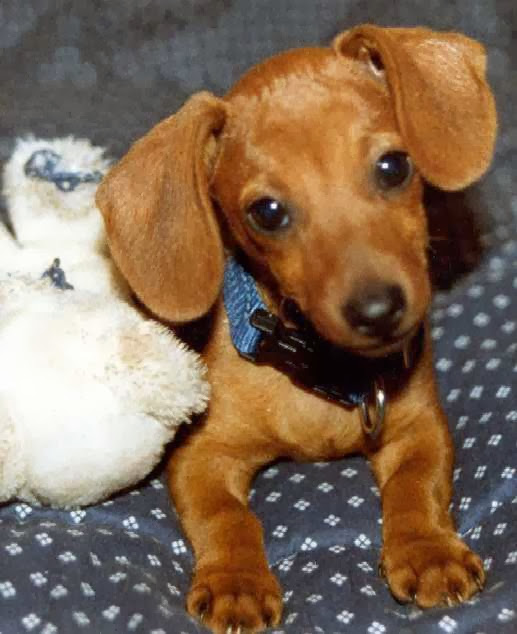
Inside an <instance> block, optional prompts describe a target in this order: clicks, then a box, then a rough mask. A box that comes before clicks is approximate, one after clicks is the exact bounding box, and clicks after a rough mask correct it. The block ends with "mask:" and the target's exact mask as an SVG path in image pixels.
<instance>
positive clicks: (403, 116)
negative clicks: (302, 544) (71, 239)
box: [97, 26, 496, 632]
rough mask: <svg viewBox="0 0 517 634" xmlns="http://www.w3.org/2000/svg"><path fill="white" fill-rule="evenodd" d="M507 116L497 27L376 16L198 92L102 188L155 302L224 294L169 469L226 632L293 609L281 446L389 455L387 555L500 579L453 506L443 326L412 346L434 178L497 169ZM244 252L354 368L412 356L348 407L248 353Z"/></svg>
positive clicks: (306, 451) (424, 284) (171, 310)
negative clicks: (477, 31) (426, 25)
mask: <svg viewBox="0 0 517 634" xmlns="http://www.w3.org/2000/svg"><path fill="white" fill-rule="evenodd" d="M495 132H496V114H495V107H494V101H493V97H492V94H491V92H490V89H489V87H488V85H487V83H486V81H485V54H484V50H483V48H482V46H481V45H480V44H478V43H476V42H475V41H473V40H471V39H469V38H467V37H464V36H462V35H459V34H456V33H437V32H432V31H429V30H427V29H422V28H415V29H383V28H378V27H375V26H361V27H358V28H354V29H352V30H350V31H346V32H345V33H343V34H341V35H339V36H338V37H337V38H336V39H335V40H334V42H333V46H332V47H331V48H305V49H300V50H294V51H289V52H286V53H284V54H281V55H278V56H275V57H273V58H271V59H269V60H267V61H265V62H264V63H262V64H259V65H258V66H256V67H255V68H253V69H252V70H251V71H249V72H248V73H247V74H246V75H245V76H244V77H243V78H242V79H241V80H240V81H238V82H237V84H236V85H235V86H234V87H233V89H232V90H231V91H230V92H229V93H228V94H227V95H226V96H225V97H224V98H222V99H220V98H217V97H215V96H213V95H211V94H208V93H205V92H203V93H199V94H196V95H194V96H193V97H191V98H190V99H189V100H188V101H187V103H186V104H185V105H184V106H183V107H182V108H181V109H180V110H179V111H178V112H177V113H176V114H175V115H174V116H171V117H169V118H168V119H166V120H165V121H162V122H161V123H159V124H158V125H157V126H156V127H155V128H154V129H153V130H151V131H150V132H149V133H148V134H147V135H146V136H145V137H144V138H143V139H141V140H139V141H138V142H137V143H136V144H135V145H134V146H133V147H132V148H131V150H130V151H129V153H128V154H127V155H126V156H125V157H124V158H123V159H122V161H121V162H120V163H119V164H118V165H116V166H115V167H114V168H113V169H112V170H111V172H110V173H109V174H108V175H107V177H106V179H105V180H104V182H103V183H102V185H101V186H100V188H99V192H98V197H97V202H98V205H99V207H100V209H101V210H102V213H103V215H104V217H105V221H106V227H107V232H108V236H109V242H110V247H111V251H112V254H113V257H114V258H115V260H116V262H117V263H118V265H119V267H120V269H121V270H122V272H123V273H124V275H125V276H126V278H127V279H128V281H129V282H130V284H131V285H132V287H133V289H134V291H135V293H136V294H137V295H138V296H139V298H140V299H141V300H142V302H143V303H144V304H145V305H147V306H148V307H149V308H150V310H151V311H152V312H153V313H154V314H155V315H157V316H158V317H159V318H161V319H164V320H167V321H169V322H174V323H178V324H179V323H185V322H187V321H189V320H194V319H196V318H199V317H200V316H202V315H205V314H207V313H208V312H209V311H212V314H213V327H212V330H211V336H210V339H209V342H208V344H207V346H206V349H205V358H206V361H207V364H208V367H209V373H210V378H211V384H212V388H213V394H212V400H211V404H210V408H209V412H208V415H207V416H206V418H205V420H204V421H203V422H201V423H200V424H199V425H198V426H197V427H196V429H195V430H194V432H193V433H192V434H191V435H190V437H189V438H188V439H187V440H186V441H185V443H184V444H182V445H180V447H179V448H178V449H177V450H176V451H175V452H174V455H173V456H172V460H171V462H170V489H171V493H172V496H173V499H174V502H175V504H176V508H177V510H178V513H179V514H180V517H181V521H182V524H183V527H184V530H185V532H186V534H187V535H188V537H189V539H190V541H191V542H192V545H193V547H194V550H195V555H196V558H197V564H196V569H195V576H194V580H193V584H192V589H191V591H190V594H189V597H188V609H189V611H190V613H191V614H193V615H196V616H199V617H200V618H203V619H204V622H205V624H207V625H208V626H209V627H210V628H211V629H212V630H213V631H214V632H227V631H232V630H233V631H239V630H250V631H258V630H261V629H262V628H264V627H267V626H268V625H276V624H278V623H279V621H280V618H281V612H282V595H281V591H280V586H279V584H278V582H277V580H276V578H275V577H274V575H273V574H272V573H271V572H270V569H269V566H268V562H267V559H266V555H265V551H264V542H263V536H262V529H261V525H260V522H259V520H258V519H257V518H256V517H255V515H253V513H251V512H250V511H249V510H248V490H249V487H250V483H251V481H252V478H253V476H254V474H255V473H256V472H257V470H258V469H260V468H261V467H263V466H264V465H265V464H267V463H268V462H270V461H272V460H275V459H277V458H280V457H290V458H294V459H296V460H326V459H331V458H338V457H341V456H344V455H345V454H348V453H351V452H362V453H363V454H364V455H366V456H367V457H368V458H369V460H370V462H371V465H372V468H373V471H374V473H375V476H376V478H377V481H378V484H379V488H380V490H381V493H382V506H383V543H384V545H383V551H382V559H381V561H382V568H383V571H384V574H385V575H386V579H387V582H388V584H389V586H390V588H391V590H392V592H393V594H394V595H395V597H396V598H397V599H399V600H400V601H416V603H417V604H418V605H419V606H422V607H428V606H434V605H437V604H440V603H442V602H444V601H445V602H448V603H450V602H454V603H456V602H458V603H459V602H462V601H465V600H466V599H468V598H469V597H470V596H471V595H472V594H473V593H475V592H476V591H477V589H478V588H481V586H482V585H483V582H484V572H483V566H482V562H481V560H480V559H479V557H478V556H476V555H475V554H473V553H472V552H471V551H470V550H469V549H468V548H467V546H466V545H465V544H464V543H463V542H462V541H461V539H460V538H459V537H458V536H457V534H456V532H455V530H454V526H453V522H452V519H451V517H450V515H449V512H448V507H449V502H450V499H451V473H452V461H453V448H452V443H451V439H450V436H449V431H448V429H447V422H446V419H445V417H444V414H443V412H442V408H441V406H440V403H439V400H438V395H437V390H436V386H435V381H434V378H433V367H432V366H433V364H432V357H431V348H430V342H429V337H428V335H427V334H426V335H425V336H424V337H420V352H419V353H417V354H416V358H415V360H414V361H413V362H412V364H410V367H409V369H408V370H407V371H404V370H403V366H402V365H401V364H400V363H399V362H400V356H401V354H402V353H401V351H403V350H407V349H408V347H409V346H410V344H411V345H413V342H414V341H415V340H417V339H418V338H419V335H418V334H416V333H418V332H419V331H420V332H421V331H422V329H421V328H420V326H421V324H422V323H424V322H425V319H426V312H427V310H428V307H429V302H430V284H429V279H428V265H427V257H426V256H427V246H428V233H427V226H426V218H425V214H424V209H423V206H422V201H421V196H422V181H423V179H425V180H427V181H429V182H430V183H432V184H433V185H435V186H437V187H439V188H441V189H444V190H457V189H461V188H464V187H465V186H467V185H469V184H470V183H472V182H473V181H474V180H476V179H478V178H479V177H480V176H481V175H482V174H483V173H484V172H485V170H486V169H487V166H488V164H489V162H490V160H491V156H492V152H493V145H494V137H495ZM230 250H232V252H233V253H240V254H244V256H245V260H244V262H245V268H246V269H247V270H248V271H250V272H251V273H252V274H253V277H254V279H255V280H256V284H257V288H258V289H259V293H260V295H261V296H262V298H263V300H264V303H265V305H266V306H267V308H268V310H269V311H270V312H271V313H272V314H273V315H277V316H278V315H282V311H281V307H282V305H281V302H282V299H283V298H290V299H292V300H294V301H295V302H296V304H297V306H298V307H299V310H300V312H301V314H302V315H303V319H304V320H305V321H306V322H307V323H309V324H310V325H311V328H313V331H314V332H316V333H317V334H318V336H319V337H320V338H321V341H325V342H326V345H328V348H329V350H330V349H332V350H335V349H340V350H346V351H347V355H348V356H347V358H348V359H349V363H348V365H349V367H347V368H342V367H341V368H340V367H339V366H338V365H336V366H335V368H334V370H335V372H336V374H337V375H343V374H344V373H345V372H348V373H349V374H350V373H352V374H354V372H355V371H356V368H359V367H360V368H361V372H363V371H364V368H365V367H368V364H370V363H371V364H372V366H371V367H372V368H373V367H378V364H379V358H380V357H382V358H385V360H387V361H388V364H387V366H388V368H389V364H390V363H391V361H390V360H393V364H394V367H395V368H399V369H398V370H396V371H395V373H393V372H392V373H391V375H392V376H391V377H381V376H376V377H373V378H372V390H373V391H372V393H371V394H372V395H373V394H374V393H375V395H376V397H377V408H376V407H375V401H374V399H373V396H372V397H371V398H370V399H369V401H368V400H367V401H365V400H363V401H362V405H361V406H358V407H354V406H343V405H342V404H339V403H337V402H334V401H332V400H328V399H326V398H324V397H322V396H321V395H320V394H316V393H314V392H313V391H311V390H310V389H306V388H304V387H300V386H298V385H297V384H295V383H294V382H293V381H292V380H291V378H290V377H289V376H288V374H286V373H284V372H281V371H279V369H277V368H275V367H272V366H271V365H269V364H261V363H259V364H256V363H253V362H251V361H249V360H246V359H245V358H243V357H242V356H241V355H239V353H238V352H237V350H236V349H235V347H234V345H233V343H232V340H231V337H230V328H229V320H228V315H227V313H226V310H225V306H224V303H223V301H222V299H221V286H222V280H223V272H224V267H225V255H227V254H228V253H229V252H230ZM225 251H226V252H225ZM417 347H418V346H417ZM329 363H330V362H329ZM385 365H386V364H385ZM388 374H389V372H388ZM393 374H396V375H397V376H393ZM382 378H384V380H385V387H384V389H381V388H379V387H378V386H379V383H377V382H376V381H377V380H379V381H380V380H381V379H382ZM374 379H375V381H374ZM150 380H152V377H150ZM374 385H376V386H377V387H376V388H375V389H374V387H373V386H374ZM382 397H384V398H385V399H386V403H385V404H384V403H383V402H382ZM368 403H369V404H368ZM384 405H386V416H385V420H384V424H383V427H382V429H379V428H378V426H379V424H380V419H381V418H382V415H381V414H382V412H381V410H382V408H383V407H384ZM372 421H373V425H374V426H377V429H375V430H374V431H375V433H371V432H372V429H371V428H368V423H372ZM368 432H370V433H368Z"/></svg>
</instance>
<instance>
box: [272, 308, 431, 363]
mask: <svg viewBox="0 0 517 634" xmlns="http://www.w3.org/2000/svg"><path fill="white" fill-rule="evenodd" d="M281 312H282V316H283V317H284V318H285V319H286V320H287V321H288V322H290V323H291V324H292V325H294V326H296V327H297V328H299V329H300V330H302V331H304V332H305V333H308V334H309V336H312V337H313V338H318V339H321V340H323V341H325V342H327V344H330V345H331V346H332V347H333V348H335V349H337V350H342V351H343V352H347V353H350V354H352V355H357V356H360V357H364V358H370V359H380V358H383V357H389V356H391V355H393V354H397V353H403V354H405V352H406V351H407V350H408V349H409V348H410V346H411V343H412V341H413V339H414V337H415V335H416V334H417V332H418V331H419V329H420V326H421V323H422V321H421V320H419V321H418V322H417V323H415V324H414V325H412V326H411V327H409V328H406V329H405V330H404V331H403V332H402V333H400V334H395V335H391V336H389V335H388V336H386V337H383V338H382V339H377V340H373V341H371V342H368V343H364V344H362V343H361V344H355V343H349V342H348V341H343V340H333V338H332V339H331V338H329V337H328V336H327V335H326V334H325V333H324V332H322V329H321V328H318V326H317V325H316V324H315V323H314V322H313V321H312V320H311V319H310V318H309V317H308V316H307V315H305V314H304V313H303V312H302V311H301V310H300V308H299V307H298V304H297V303H296V302H294V300H291V299H287V300H285V301H284V302H283V304H282V311H281Z"/></svg>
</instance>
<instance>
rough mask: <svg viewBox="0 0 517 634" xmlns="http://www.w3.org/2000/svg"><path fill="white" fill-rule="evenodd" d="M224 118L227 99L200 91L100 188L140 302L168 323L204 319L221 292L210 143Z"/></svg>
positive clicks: (114, 241)
mask: <svg viewBox="0 0 517 634" xmlns="http://www.w3.org/2000/svg"><path fill="white" fill-rule="evenodd" d="M225 119H226V106H225V104H224V102H223V101H221V100H220V99H218V98H216V97H214V96H213V95H211V94H210V93H207V92H201V93H197V94H196V95H194V96H192V97H191V98H190V99H189V100H188V101H187V102H186V103H185V105H184V106H183V107H182V108H181V109H180V110H179V111H178V112H177V113H176V114H175V115H173V116H171V117H169V118H167V119H165V120H164V121H162V122H161V123H159V124H158V125H157V126H155V127H154V128H153V129H152V130H151V131H150V132H149V133H148V134H146V136H144V137H143V138H142V139H140V140H139V141H137V142H136V143H135V144H134V145H133V146H132V148H131V149H130V150H129V152H128V153H127V154H126V156H124V158H123V159H122V160H121V161H120V162H119V163H118V164H117V165H115V167H114V168H113V169H111V170H110V171H109V172H108V174H107V175H106V177H105V178H104V180H103V182H102V183H101V185H100V186H99V189H98V190H97V197H96V202H97V206H98V207H99V209H100V210H101V212H102V214H103V216H104V220H105V224H106V231H107V234H108V242H109V245H110V249H111V253H112V256H113V258H114V260H115V261H116V263H117V264H118V266H119V268H120V269H121V271H122V273H123V275H124V276H125V277H126V279H127V280H128V282H129V284H130V285H131V287H132V288H133V290H134V291H135V293H136V294H137V295H138V297H139V298H140V299H141V300H142V302H143V303H144V304H145V305H146V306H147V307H148V308H150V310H151V311H152V312H153V313H155V314H156V315H157V316H158V317H161V318H163V319H166V320H168V321H172V322H185V321H190V320H192V319H196V318H197V317H200V316H201V315H203V314H205V313H206V312H208V310H209V309H210V307H211V306H212V304H213V303H214V302H215V300H216V298H217V295H218V293H219V291H220V287H221V282H222V276H223V268H224V254H223V247H222V242H221V237H220V234H219V228H218V225H217V221H216V218H215V215H214V211H213V207H212V202H211V200H210V195H209V191H208V183H209V171H210V166H209V162H210V161H209V158H210V157H209V152H208V149H209V147H210V143H209V141H210V139H211V138H213V137H214V135H216V134H217V133H218V132H219V131H220V130H221V129H222V127H223V125H224V122H225ZM212 149H213V148H212Z"/></svg>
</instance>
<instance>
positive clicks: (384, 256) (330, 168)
mask: <svg viewBox="0 0 517 634" xmlns="http://www.w3.org/2000/svg"><path fill="white" fill-rule="evenodd" d="M308 61H309V63H308ZM285 67H288V68H289V73H288V74H287V73H286V72H285V70H284V69H285ZM261 71H262V72H261V73H260V74H258V75H257V74H256V73H252V74H251V76H245V77H244V78H243V79H242V80H241V81H240V82H239V84H238V85H237V86H236V88H235V89H234V91H233V92H232V93H231V94H230V96H229V103H230V113H231V114H230V116H229V118H228V121H227V124H226V127H225V130H224V132H223V134H222V138H221V139H220V149H219V155H218V159H217V164H216V168H215V170H214V176H213V183H212V188H211V189H212V194H213V196H214V198H215V199H216V200H217V202H218V203H219V206H220V208H221V209H222V211H223V213H224V214H225V216H226V218H227V221H228V224H229V226H230V228H231V230H232V232H233V233H234V235H235V236H236V238H237V241H238V242H239V243H240V245H241V247H242V248H243V249H244V250H245V251H246V252H247V254H248V255H249V256H250V257H251V258H253V259H254V260H258V261H259V262H260V263H261V265H263V266H264V267H265V268H266V269H267V270H268V271H269V272H270V273H271V274H272V276H273V277H274V279H275V280H276V282H277V285H278V289H279V291H280V293H281V294H282V295H283V296H286V297H290V298H292V299H295V300H296V302H297V303H298V305H299V307H300V308H301V310H302V312H303V313H304V315H305V316H306V317H307V318H308V319H309V320H310V321H311V323H313V325H314V326H315V327H316V329H317V330H318V331H319V332H320V334H321V335H323V336H324V337H325V338H327V339H329V340H330V341H332V342H333V343H335V344H338V345H340V346H344V347H347V348H351V349H353V350H355V351H357V352H361V353H365V354H376V353H377V354H378V353H381V352H385V351H386V350H389V349H392V348H393V347H396V346H397V345H398V344H399V343H400V342H401V341H402V340H403V339H404V338H405V336H406V335H407V334H409V333H411V332H413V331H414V328H415V326H416V325H417V324H419V323H420V321H421V320H422V318H423V316H424V313H425V311H426V308H427V305H428V303H429V298H430V290H429V281H428V275H427V265H426V247H427V231H426V221H425V215H424V211H423V208H422V204H421V190H422V186H421V180H420V177H419V175H418V172H417V170H416V168H415V166H414V164H413V161H412V159H411V157H410V155H409V154H408V150H407V147H406V144H405V142H404V140H403V139H402V137H401V135H400V132H399V130H398V125H397V121H396V116H395V113H394V108H393V104H392V100H391V98H390V95H389V90H388V86H387V83H386V80H385V77H384V74H383V73H382V72H375V69H374V68H370V67H368V65H366V64H361V63H359V62H355V61H353V60H341V59H339V58H338V57H336V56H335V55H332V54H330V53H328V54H321V53H319V52H315V53H314V54H313V55H312V56H311V57H309V58H308V57H307V55H306V54H305V55H300V54H299V53H296V52H294V53H287V54H286V55H284V56H282V57H277V58H273V60H271V61H270V62H266V63H265V64H263V65H262V68H261ZM336 87H339V88H336ZM251 95H253V97H252V96H251Z"/></svg>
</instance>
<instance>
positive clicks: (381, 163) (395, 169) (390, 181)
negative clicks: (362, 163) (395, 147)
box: [375, 151, 413, 190]
mask: <svg viewBox="0 0 517 634" xmlns="http://www.w3.org/2000/svg"><path fill="white" fill-rule="evenodd" d="M412 173H413V167H412V164H411V159H410V158H409V156H408V155H407V154H406V152H400V151H395V152H386V154H383V155H382V156H381V157H380V158H378V159H377V162H376V163H375V178H376V180H377V183H378V185H379V186H380V187H381V189H384V190H388V189H395V188H400V187H402V186H403V185H405V184H406V183H408V182H409V180H410V178H411V175H412Z"/></svg>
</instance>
